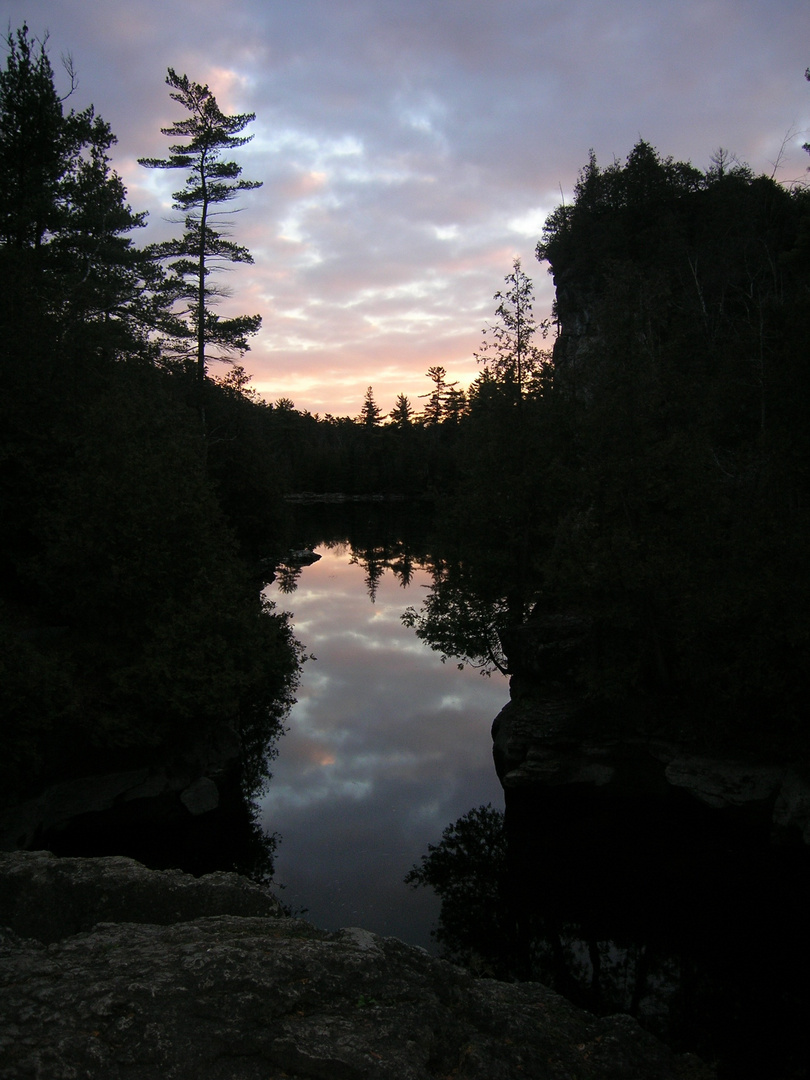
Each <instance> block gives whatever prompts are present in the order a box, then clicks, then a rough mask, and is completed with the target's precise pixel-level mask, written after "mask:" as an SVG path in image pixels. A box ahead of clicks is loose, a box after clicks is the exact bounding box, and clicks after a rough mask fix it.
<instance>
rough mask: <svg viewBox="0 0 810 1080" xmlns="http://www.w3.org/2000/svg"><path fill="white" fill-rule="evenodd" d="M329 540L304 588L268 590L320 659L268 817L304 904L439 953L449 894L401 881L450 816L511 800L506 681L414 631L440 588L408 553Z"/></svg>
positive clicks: (289, 897) (321, 914) (276, 775)
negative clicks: (505, 752)
mask: <svg viewBox="0 0 810 1080" xmlns="http://www.w3.org/2000/svg"><path fill="white" fill-rule="evenodd" d="M331 545H332V546H329V547H322V546H319V547H318V553H319V554H320V555H321V556H322V558H321V559H320V560H319V561H318V562H316V563H314V564H312V565H310V566H305V567H303V568H301V570H300V573H299V574H297V576H296V586H297V587H296V588H295V590H294V592H291V593H287V594H286V595H284V594H282V593H281V592H280V589H279V588H278V584H276V583H274V585H272V586H270V589H269V595H271V596H272V598H273V599H275V600H276V601H277V603H278V605H279V607H280V608H282V609H284V608H286V609H289V610H291V611H292V613H293V623H294V628H295V634H296V636H297V637H298V639H299V640H300V641H301V642H302V643H303V644H304V646H305V648H306V650H307V651H308V652H309V653H311V654H312V655H313V656H314V657H315V658H316V659H312V660H309V661H308V662H307V663H306V664H305V665H304V671H303V675H302V680H301V686H300V689H299V691H298V704H297V705H295V706H294V708H293V710H292V712H291V714H290V719H289V731H288V733H287V735H285V737H284V739H283V740H282V743H281V745H280V753H279V757H278V759H277V761H276V762H275V764H274V767H273V779H272V781H271V783H270V785H269V788H268V791H267V794H266V796H265V797H264V798H263V800H262V802H261V821H262V824H263V827H264V828H265V829H266V830H267V831H268V832H271V833H272V832H278V833H279V834H280V835H281V837H282V843H281V844H280V845H279V848H278V850H277V852H276V856H275V864H276V872H275V876H276V880H277V881H280V882H282V883H283V884H284V885H285V886H286V891H285V893H284V900H285V901H286V902H287V903H288V904H289V905H290V906H291V907H292V908H293V909H299V908H306V909H307V917H308V918H310V919H312V921H313V922H315V923H317V924H319V925H321V926H325V927H327V928H332V927H339V926H349V925H361V926H364V927H365V928H366V929H369V930H373V931H376V932H378V933H382V934H389V935H393V936H396V937H400V938H403V939H404V940H407V941H410V942H412V943H414V944H419V945H423V946H424V947H432V944H431V940H430V929H431V926H432V925H433V924H434V923H435V920H436V917H437V914H438V900H437V898H435V897H434V896H433V895H432V894H430V893H429V892H428V891H427V890H420V891H419V892H413V891H412V890H409V889H408V888H407V887H406V886H405V884H404V883H403V875H404V873H405V871H406V870H407V868H408V867H409V866H410V865H412V864H413V863H414V862H415V861H416V860H417V858H418V857H419V855H420V854H421V853H422V852H423V851H424V849H425V846H426V843H427V841H428V840H430V839H431V838H432V837H434V836H435V835H437V833H440V832H441V830H442V828H443V827H444V825H445V824H446V823H447V821H448V820H451V819H453V818H455V817H458V816H459V815H460V814H462V813H463V812H464V811H466V810H467V809H468V808H469V807H470V805H472V804H478V803H481V802H492V803H493V804H495V805H499V806H502V805H503V794H502V791H501V787H500V784H499V782H498V780H497V777H496V775H495V771H494V768H493V765H492V755H491V739H490V728H491V725H492V720H493V718H494V716H495V715H496V714H497V713H498V712H499V711H500V709H501V708H502V706H503V704H504V702H505V701H506V699H507V697H508V687H507V684H506V680H505V679H504V678H503V677H502V676H500V675H497V674H496V675H493V676H492V677H491V678H485V677H482V676H481V675H480V674H479V673H478V672H476V671H474V670H471V669H470V668H465V669H464V670H459V669H458V667H457V666H456V665H455V664H442V663H441V661H440V658H439V657H438V656H437V655H436V653H435V652H433V651H432V650H431V649H430V648H428V647H427V646H426V645H424V644H423V643H422V642H420V641H419V640H418V639H417V637H416V636H415V634H414V633H413V631H412V630H410V629H408V628H406V627H405V626H403V624H402V621H401V616H402V613H403V611H404V609H405V608H406V607H407V606H408V605H409V604H419V603H420V602H421V599H422V597H423V596H425V595H426V592H427V589H428V587H429V586H430V584H431V581H432V578H431V576H430V574H429V573H428V572H427V571H426V570H424V569H420V568H419V567H418V566H416V565H415V560H414V559H413V557H412V555H411V554H409V552H408V551H406V550H404V549H399V550H396V551H394V550H388V549H386V550H385V551H378V552H377V554H376V557H375V558H374V559H369V550H368V548H369V544H368V543H367V544H366V545H365V546H363V547H362V548H358V546H357V545H356V544H355V546H354V548H349V546H348V545H346V544H341V543H336V542H335V541H334V540H332V541H331ZM392 563H394V564H395V565H401V566H402V568H403V570H404V571H405V573H399V574H395V573H394V572H393V570H392V569H391V565H392ZM372 571H373V572H372ZM405 582H409V583H408V584H404V583H405ZM285 588H289V580H287V581H285Z"/></svg>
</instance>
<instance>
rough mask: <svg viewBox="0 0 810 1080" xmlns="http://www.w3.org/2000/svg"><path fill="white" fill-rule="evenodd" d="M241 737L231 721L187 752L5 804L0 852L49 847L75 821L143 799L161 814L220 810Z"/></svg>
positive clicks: (0, 813) (67, 782) (1, 814)
mask: <svg viewBox="0 0 810 1080" xmlns="http://www.w3.org/2000/svg"><path fill="white" fill-rule="evenodd" d="M240 754H241V742H240V739H239V736H238V734H237V733H236V731H234V730H233V729H232V728H230V727H228V726H227V725H223V727H222V729H221V730H219V731H216V732H212V733H210V734H209V735H208V736H207V737H206V738H205V739H204V740H202V741H201V742H199V743H198V744H197V745H195V746H192V747H190V748H189V749H187V750H186V751H185V752H183V753H181V754H179V755H178V756H176V757H173V758H171V759H169V760H165V761H163V762H156V763H155V764H154V765H151V766H144V767H143V768H139V769H130V770H125V771H120V772H110V773H104V774H101V775H93V776H83V777H78V778H76V779H72V780H65V781H62V782H61V783H56V784H52V785H51V786H50V787H48V788H46V789H45V790H44V791H41V792H39V793H38V794H37V795H35V796H34V797H33V798H31V799H28V800H26V801H25V802H23V803H19V804H17V805H15V806H9V807H4V808H0V851H13V850H15V849H16V848H32V847H35V846H43V847H44V846H47V844H48V842H49V838H50V837H52V836H53V835H54V834H55V833H58V832H59V831H60V830H62V829H64V828H65V827H67V826H68V825H69V824H70V823H71V822H72V821H75V820H76V819H78V818H80V817H83V816H84V815H88V814H102V813H105V812H108V811H111V810H115V809H117V808H121V807H122V806H123V805H124V804H131V803H134V802H136V801H139V800H140V801H141V802H142V805H144V806H146V805H147V804H148V805H149V806H150V807H151V808H152V809H153V812H155V813H156V814H158V815H164V814H165V813H166V810H167V807H168V808H171V807H172V806H174V805H175V804H176V805H177V807H179V809H181V810H183V809H184V808H185V810H184V812H185V811H188V813H190V814H192V815H193V816H199V815H200V814H203V813H208V812H209V811H211V810H214V809H216V807H217V806H218V805H219V802H220V790H219V784H220V783H221V782H222V781H223V780H224V779H225V778H226V777H227V776H228V775H229V773H230V772H231V771H232V770H233V769H234V768H236V767H237V766H238V762H239V759H240Z"/></svg>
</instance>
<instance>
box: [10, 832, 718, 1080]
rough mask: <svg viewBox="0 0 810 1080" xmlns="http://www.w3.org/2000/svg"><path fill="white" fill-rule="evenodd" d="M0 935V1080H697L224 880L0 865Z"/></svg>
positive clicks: (630, 1040) (550, 996)
mask: <svg viewBox="0 0 810 1080" xmlns="http://www.w3.org/2000/svg"><path fill="white" fill-rule="evenodd" d="M97 920H102V921H97ZM0 923H5V924H7V925H10V929H7V930H3V931H2V932H0V954H1V955H2V961H1V962H0V985H2V992H0V1077H2V1078H3V1080H12V1078H13V1080H17V1078H23V1077H38V1078H41V1080H50V1078H54V1080H56V1078H60V1080H61V1078H68V1077H70V1078H74V1077H104V1078H105V1080H116V1078H124V1077H126V1078H132V1080H136V1078H137V1080H158V1078H160V1080H172V1078H181V1077H182V1078H185V1077H188V1078H194V1080H254V1078H255V1080H259V1078H261V1080H273V1078H279V1080H281V1078H282V1077H284V1078H286V1080H305V1078H306V1080H315V1078H319V1080H365V1078H368V1080H388V1078H390V1080H423V1078H424V1080H427V1078H429V1077H430V1078H438V1077H448V1076H452V1077H454V1078H456V1080H465V1078H468V1080H473V1078H475V1080H513V1078H514V1080H516V1078H518V1077H523V1078H526V1077H532V1078H535V1080H544V1078H548V1080H563V1078H565V1080H570V1078H572V1077H577V1078H579V1080H589V1078H594V1080H595V1078H597V1077H598V1078H600V1080H620V1078H623V1080H630V1078H633V1080H642V1078H644V1080H652V1078H656V1080H669V1078H673V1080H674V1078H675V1077H680V1078H682V1080H683V1078H694V1080H698V1078H709V1077H711V1075H712V1074H711V1073H710V1072H709V1071H708V1070H707V1069H705V1067H704V1066H703V1065H701V1064H700V1063H699V1062H697V1061H696V1060H695V1059H693V1058H688V1057H676V1056H675V1055H673V1054H672V1053H670V1052H669V1051H668V1050H667V1049H666V1048H665V1047H664V1046H663V1045H662V1044H661V1043H659V1042H658V1041H656V1040H655V1039H654V1038H652V1037H651V1036H649V1035H646V1034H644V1033H643V1032H642V1031H641V1029H640V1028H639V1027H638V1026H637V1025H636V1024H635V1022H634V1021H632V1020H631V1019H629V1018H628V1017H625V1016H614V1017H608V1018H605V1019H596V1018H595V1017H593V1016H591V1015H590V1014H588V1013H585V1012H582V1011H579V1010H577V1009H575V1008H574V1007H573V1006H572V1005H570V1004H569V1003H568V1002H566V1001H565V1000H564V999H563V998H561V997H559V996H558V995H557V994H554V993H553V992H552V991H550V990H548V989H546V988H545V987H543V986H541V985H539V984H522V985H511V984H507V983H497V982H493V981H490V980H480V979H475V978H473V977H472V976H471V975H470V974H468V973H467V972H465V971H462V970H461V969H459V968H456V967H453V966H451V965H450V964H446V963H444V962H443V961H439V960H435V959H433V958H431V957H430V956H428V954H427V953H425V952H424V951H423V950H421V949H416V948H412V947H410V946H407V945H404V944H403V943H402V942H399V941H396V940H394V939H391V938H379V937H377V936H375V935H373V934H370V933H368V932H367V931H363V930H357V929H348V930H341V931H338V932H335V933H330V932H326V931H323V930H318V929H316V928H315V927H313V926H311V925H309V924H308V923H305V922H301V921H299V920H296V919H291V918H284V917H282V916H281V913H280V910H279V908H278V905H277V902H276V901H275V899H274V898H273V897H272V896H271V895H270V894H269V893H268V892H267V891H266V890H265V889H263V888H260V887H259V886H256V885H253V884H251V883H249V882H246V881H244V880H243V879H240V878H238V877H237V876H236V875H231V874H218V875H211V876H209V877H204V878H201V879H191V878H188V877H187V876H186V875H183V874H180V873H179V872H162V873H161V872H155V871H148V870H146V869H145V868H144V867H142V866H140V865H139V864H137V863H134V862H132V861H131V860H128V859H122V858H111V859H87V860H81V859H65V860H57V859H55V858H54V857H53V856H50V855H48V854H47V853H43V852H34V853H32V852H15V853H10V854H6V855H0Z"/></svg>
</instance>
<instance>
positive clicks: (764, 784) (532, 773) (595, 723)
mask: <svg viewBox="0 0 810 1080" xmlns="http://www.w3.org/2000/svg"><path fill="white" fill-rule="evenodd" d="M587 635H588V626H587V624H586V623H585V622H584V621H582V620H579V619H576V618H572V617H562V616H558V617H551V618H546V619H543V618H535V619H532V620H530V621H529V622H528V623H526V624H524V625H523V626H518V627H512V628H511V629H510V630H508V631H506V632H504V633H503V634H502V644H503V647H504V651H505V653H506V655H507V657H508V660H509V671H510V673H511V680H510V699H511V700H510V701H509V702H508V704H507V705H505V706H504V708H503V709H502V711H501V712H500V713H499V715H498V716H497V717H496V718H495V721H494V723H493V726H492V738H493V754H494V759H495V767H496V770H497V772H498V776H499V778H500V780H501V783H502V785H503V787H504V789H505V790H506V792H507V793H509V792H510V791H515V790H518V789H523V790H525V789H532V788H534V789H543V788H546V789H548V788H562V787H565V786H567V785H584V786H586V787H588V788H589V789H590V790H591V791H595V792H600V793H602V794H604V795H617V796H622V795H649V796H660V797H671V796H673V795H674V794H676V793H677V794H683V795H685V796H688V797H689V798H690V799H693V800H695V801H696V802H698V803H700V804H702V805H703V806H707V807H711V808H713V809H716V810H720V811H724V812H725V813H726V814H727V815H733V814H738V815H740V816H746V817H747V818H749V819H750V820H752V821H755V820H758V821H760V822H762V823H763V824H765V825H767V826H768V827H769V828H770V830H771V832H772V834H773V836H774V838H775V839H778V840H780V841H799V842H802V841H803V842H804V844H806V845H810V763H808V762H806V761H790V762H786V761H751V760H746V759H742V758H736V757H731V756H729V757H724V758H721V757H719V756H709V755H707V754H702V753H698V752H696V751H695V750H694V749H692V748H690V747H689V746H688V745H686V744H680V743H679V742H678V741H677V739H676V738H666V739H663V738H656V737H653V736H650V735H646V734H643V733H640V732H639V731H637V730H636V729H635V727H634V725H633V723H632V722H629V721H627V722H623V721H622V719H621V717H617V716H613V717H612V718H611V719H610V720H609V721H605V719H604V718H603V717H601V716H600V715H598V714H595V713H594V711H593V710H592V709H589V708H588V707H587V705H586V703H585V702H584V700H583V698H582V696H581V693H580V692H579V690H578V688H577V684H576V679H575V677H574V671H575V666H576V662H577V659H578V658H579V656H580V655H581V653H582V652H583V651H584V650H585V649H586V648H587Z"/></svg>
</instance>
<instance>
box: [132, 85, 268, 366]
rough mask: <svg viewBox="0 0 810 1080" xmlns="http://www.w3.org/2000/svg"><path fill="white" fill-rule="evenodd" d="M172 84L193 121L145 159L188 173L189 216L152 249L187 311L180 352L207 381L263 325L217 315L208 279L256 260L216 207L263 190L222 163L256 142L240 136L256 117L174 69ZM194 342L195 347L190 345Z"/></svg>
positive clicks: (184, 198) (177, 328)
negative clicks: (179, 231)
mask: <svg viewBox="0 0 810 1080" xmlns="http://www.w3.org/2000/svg"><path fill="white" fill-rule="evenodd" d="M166 83H167V85H168V86H169V87H170V94H169V96H170V97H171V98H172V100H173V101H176V102H178V103H179V104H180V105H182V106H183V108H184V109H186V110H187V112H188V116H186V117H184V118H183V119H182V120H176V121H175V122H174V123H173V124H172V125H171V126H170V127H165V128H161V132H162V133H163V134H164V135H168V136H169V137H170V138H172V139H186V140H188V141H187V142H179V141H178V142H174V143H172V145H171V146H170V147H169V156H168V157H166V158H139V162H140V164H141V165H144V166H146V167H147V168H150V169H183V170H186V172H187V176H186V182H185V185H184V187H182V188H181V189H180V190H179V191H176V192H174V194H173V196H172V197H173V199H174V203H173V206H174V209H175V210H180V211H182V212H183V214H184V215H185V217H184V231H183V235H182V236H181V237H180V238H179V239H176V240H168V241H165V242H164V243H162V244H157V245H155V246H154V247H153V248H152V253H153V255H154V256H155V258H157V259H159V260H166V261H167V262H168V267H169V271H170V274H171V281H172V285H173V289H174V297H175V301H176V302H179V303H180V304H181V305H183V307H182V308H181V310H180V311H179V313H178V314H179V316H180V321H179V323H175V324H174V326H173V331H174V336H175V341H176V343H177V344H178V345H179V348H178V349H177V351H178V352H179V353H180V354H181V355H182V356H183V357H184V358H185V359H186V360H187V361H189V367H191V368H193V367H196V374H197V377H198V379H199V380H201V381H204V380H205V377H206V373H207V367H208V360H209V359H216V360H227V359H228V358H229V357H230V356H231V355H232V354H233V353H234V352H236V353H239V354H242V353H244V352H245V351H246V350H247V349H248V348H249V345H248V338H249V337H250V336H251V335H253V334H255V333H256V332H257V331H258V329H259V327H260V326H261V317H260V316H259V315H239V316H236V317H235V318H231V319H222V318H220V317H219V316H218V315H217V314H216V313H215V312H214V311H213V310H212V307H213V304H214V302H215V298H217V297H221V296H224V295H226V293H225V292H224V291H223V290H222V289H217V288H216V287H215V286H214V285H212V284H211V283H210V282H209V277H210V275H211V273H212V272H213V271H214V270H216V269H217V268H221V267H222V264H223V263H252V262H253V257H252V256H251V254H250V252H249V251H248V249H247V248H245V247H242V246H241V245H239V244H235V243H234V242H233V241H232V240H230V239H228V236H227V232H228V224H227V222H226V221H225V220H223V217H222V213H223V212H222V211H221V210H220V211H218V208H219V207H221V206H223V205H224V204H226V203H229V202H231V201H232V200H233V199H234V198H236V196H237V195H238V194H239V192H242V191H252V190H253V189H255V188H258V187H261V182H260V181H257V180H242V179H241V175H242V168H241V166H240V165H238V164H237V163H236V162H235V161H223V160H222V154H223V152H229V151H232V150H236V149H238V148H239V147H241V146H244V145H245V144H246V143H248V142H250V140H251V139H252V136H251V135H242V134H241V132H243V131H244V130H245V128H246V127H247V125H248V124H249V123H251V121H253V120H255V118H256V114H255V113H238V114H236V115H234V116H226V115H225V114H224V113H223V112H222V111H221V110H220V108H219V105H218V104H217V100H216V98H215V97H214V95H213V94H212V93H211V91H210V90H209V88H208V87H207V86H203V85H201V84H200V83H195V82H191V80H190V79H189V78H188V76H186V75H178V74H177V72H176V71H175V70H174V69H173V68H169V72H168V75H167V77H166ZM190 343H191V348H189V344H190Z"/></svg>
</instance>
